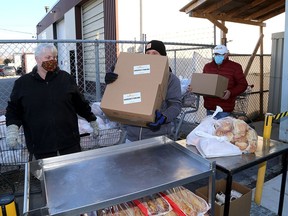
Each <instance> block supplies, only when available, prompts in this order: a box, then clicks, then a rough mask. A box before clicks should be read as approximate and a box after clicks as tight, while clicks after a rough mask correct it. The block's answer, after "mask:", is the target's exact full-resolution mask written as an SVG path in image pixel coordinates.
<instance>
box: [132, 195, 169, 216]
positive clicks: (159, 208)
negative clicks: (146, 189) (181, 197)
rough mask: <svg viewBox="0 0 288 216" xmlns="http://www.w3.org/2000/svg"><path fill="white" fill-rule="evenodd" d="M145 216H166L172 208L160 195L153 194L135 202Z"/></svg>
mask: <svg viewBox="0 0 288 216" xmlns="http://www.w3.org/2000/svg"><path fill="white" fill-rule="evenodd" d="M133 203H134V204H136V205H137V207H138V208H139V209H140V210H141V212H142V213H143V214H144V215H145V216H150V215H153V216H154V215H155V216H156V215H157V216H160V215H166V214H167V213H169V212H170V211H172V207H171V206H170V204H169V203H168V202H167V200H165V199H164V198H163V197H162V196H161V195H160V194H158V193H157V194H153V195H150V196H146V197H142V198H140V199H138V200H134V201H133Z"/></svg>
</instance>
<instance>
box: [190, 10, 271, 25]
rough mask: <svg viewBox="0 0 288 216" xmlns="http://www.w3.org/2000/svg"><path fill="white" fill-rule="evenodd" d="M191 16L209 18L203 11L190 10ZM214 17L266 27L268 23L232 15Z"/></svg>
mask: <svg viewBox="0 0 288 216" xmlns="http://www.w3.org/2000/svg"><path fill="white" fill-rule="evenodd" d="M189 16H190V17H197V18H204V19H207V17H208V16H209V15H208V14H204V13H201V12H190V14H189ZM210 16H212V15H210ZM213 18H214V19H216V20H224V21H227V22H235V23H242V24H247V25H255V26H261V27H266V23H263V22H258V21H254V20H245V19H238V18H231V17H227V16H215V15H213Z"/></svg>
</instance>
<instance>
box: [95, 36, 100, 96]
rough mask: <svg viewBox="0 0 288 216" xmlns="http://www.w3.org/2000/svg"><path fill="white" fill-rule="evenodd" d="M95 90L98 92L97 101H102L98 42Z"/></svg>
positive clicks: (97, 47)
mask: <svg viewBox="0 0 288 216" xmlns="http://www.w3.org/2000/svg"><path fill="white" fill-rule="evenodd" d="M94 47H95V90H96V101H100V100H101V84H100V66H99V62H100V61H99V43H98V40H96V42H95V46H94Z"/></svg>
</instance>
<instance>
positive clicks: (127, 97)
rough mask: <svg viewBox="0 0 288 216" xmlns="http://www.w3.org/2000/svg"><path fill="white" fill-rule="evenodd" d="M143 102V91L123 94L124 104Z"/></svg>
mask: <svg viewBox="0 0 288 216" xmlns="http://www.w3.org/2000/svg"><path fill="white" fill-rule="evenodd" d="M140 102H141V92H135V93H129V94H124V95H123V103H124V104H132V103H140Z"/></svg>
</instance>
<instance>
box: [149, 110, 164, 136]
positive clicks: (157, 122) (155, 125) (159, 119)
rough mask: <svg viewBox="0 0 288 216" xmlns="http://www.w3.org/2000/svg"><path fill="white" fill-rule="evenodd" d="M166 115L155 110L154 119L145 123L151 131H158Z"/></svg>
mask: <svg viewBox="0 0 288 216" xmlns="http://www.w3.org/2000/svg"><path fill="white" fill-rule="evenodd" d="M166 119H167V117H166V116H164V115H163V114H162V113H161V112H160V111H159V110H156V111H155V121H154V122H150V123H148V124H147V127H149V128H150V129H151V130H152V131H158V130H159V129H160V127H161V125H163V124H165V122H166Z"/></svg>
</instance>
